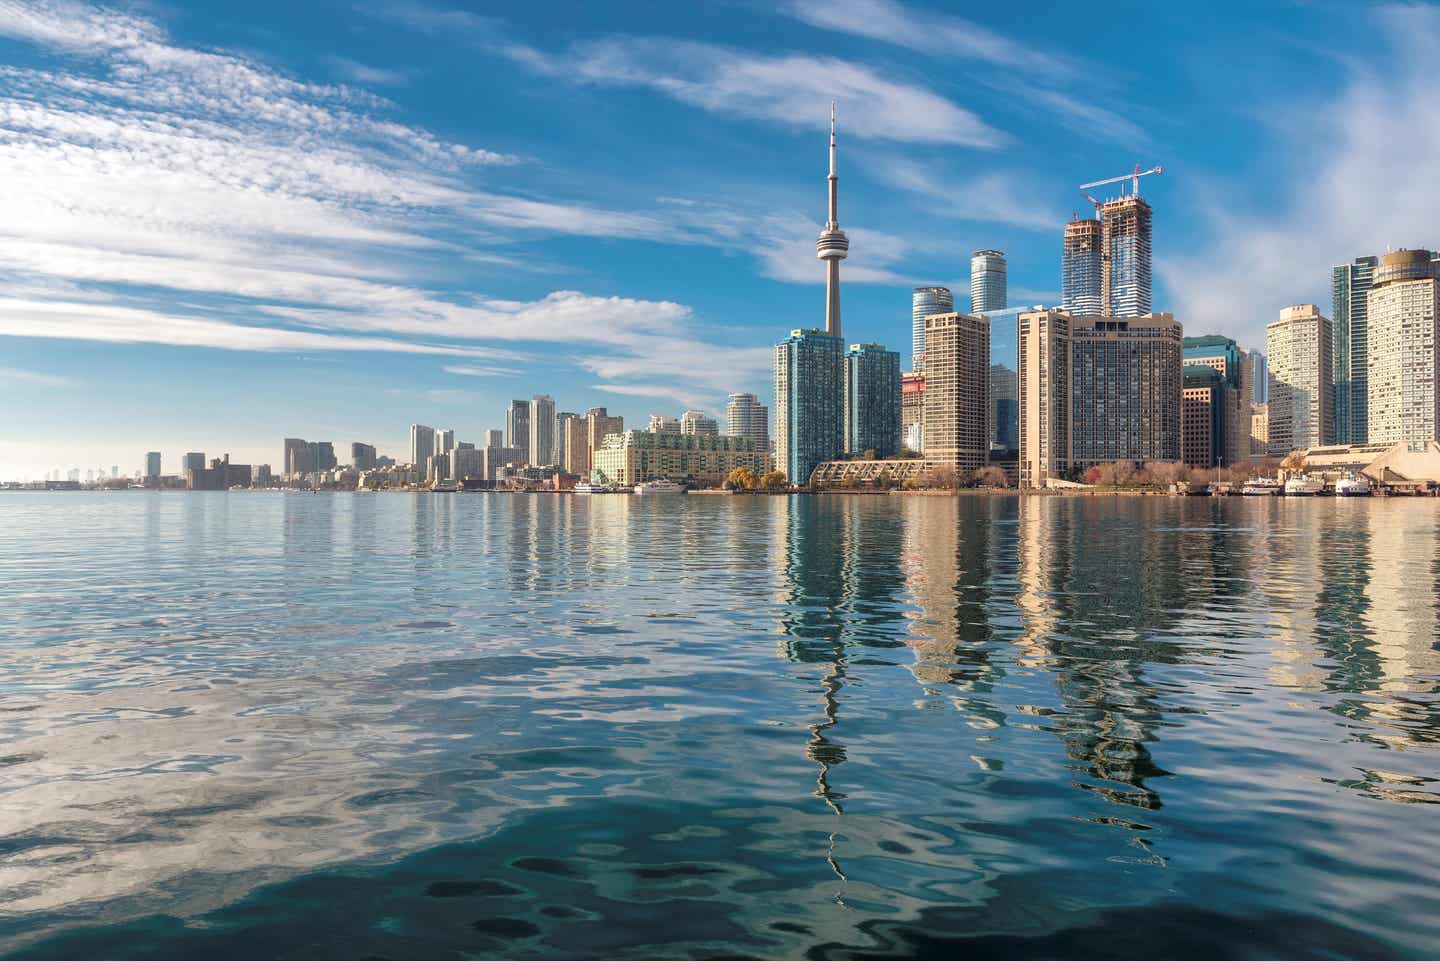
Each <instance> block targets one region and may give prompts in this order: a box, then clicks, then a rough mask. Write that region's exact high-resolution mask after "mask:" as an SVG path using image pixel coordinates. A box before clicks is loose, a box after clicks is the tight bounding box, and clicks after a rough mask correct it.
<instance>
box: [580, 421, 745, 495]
mask: <svg viewBox="0 0 1440 961" xmlns="http://www.w3.org/2000/svg"><path fill="white" fill-rule="evenodd" d="M765 464H766V452H765V451H758V450H756V449H755V442H754V441H752V440H750V439H749V438H748V437H731V436H729V435H727V434H678V433H677V434H672V433H668V432H667V433H652V432H650V431H643V430H627V431H625V432H624V433H621V434H610V435H608V436H607V437H606V438H605V441H604V444H603V445H602V446H601V447H600V449H599V450H597V451H596V452H595V464H594V467H593V469H592V472H593V473H594V475H595V477H596V478H597V479H598V480H600V481H602V482H603V483H606V484H619V485H622V486H629V485H633V484H640V483H643V482H645V481H650V480H657V479H659V478H662V477H663V478H668V479H670V480H673V481H700V482H704V481H707V480H717V481H718V480H723V479H724V477H725V475H726V474H729V473H730V472H731V471H732V470H734V469H735V468H737V467H746V468H749V469H750V470H752V471H754V472H755V473H757V474H759V473H763V472H764V470H765Z"/></svg>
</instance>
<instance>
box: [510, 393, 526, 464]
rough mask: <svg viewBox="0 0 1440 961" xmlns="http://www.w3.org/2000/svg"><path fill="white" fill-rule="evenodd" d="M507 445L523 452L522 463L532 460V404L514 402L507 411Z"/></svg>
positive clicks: (521, 401)
mask: <svg viewBox="0 0 1440 961" xmlns="http://www.w3.org/2000/svg"><path fill="white" fill-rule="evenodd" d="M505 445H506V446H507V447H510V448H512V449H515V450H519V451H522V452H523V454H522V460H521V463H522V464H523V463H527V462H529V460H530V402H529V401H528V400H512V401H511V402H510V406H509V407H508V408H506V410H505Z"/></svg>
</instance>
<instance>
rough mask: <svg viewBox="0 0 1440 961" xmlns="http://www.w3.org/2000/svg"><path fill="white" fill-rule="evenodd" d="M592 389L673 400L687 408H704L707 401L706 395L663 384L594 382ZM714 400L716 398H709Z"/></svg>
mask: <svg viewBox="0 0 1440 961" xmlns="http://www.w3.org/2000/svg"><path fill="white" fill-rule="evenodd" d="M591 389H592V390H599V391H604V392H605V393H607V394H619V395H621V396H623V397H652V398H655V399H657V400H673V401H674V402H675V403H676V404H677V405H678V406H680V407H683V408H685V409H686V410H703V409H704V404H705V401H706V399H707V398H706V397H705V395H702V394H698V393H695V392H694V391H689V390H686V389H685V388H684V387H676V386H666V385H661V384H592V385H591ZM709 399H711V400H713V399H714V398H713V397H711V398H709Z"/></svg>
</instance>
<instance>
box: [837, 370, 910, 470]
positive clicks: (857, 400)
mask: <svg viewBox="0 0 1440 961" xmlns="http://www.w3.org/2000/svg"><path fill="white" fill-rule="evenodd" d="M900 441H901V437H900V355H899V354H897V353H896V352H895V351H893V350H886V349H885V347H884V345H882V344H852V345H851V347H850V351H849V352H848V353H847V354H846V355H845V452H846V453H848V454H863V453H865V452H867V451H874V452H875V456H876V457H880V458H884V457H893V456H894V455H895V454H897V453H899V451H900Z"/></svg>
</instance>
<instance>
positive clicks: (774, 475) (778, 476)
mask: <svg viewBox="0 0 1440 961" xmlns="http://www.w3.org/2000/svg"><path fill="white" fill-rule="evenodd" d="M760 486H761V487H763V488H764V489H765V490H767V491H782V490H784V489H785V488H786V486H788V484H787V481H786V478H785V472H784V471H781V470H772V471H770V472H768V473H767V474H765V476H763V477H761V478H760Z"/></svg>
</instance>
